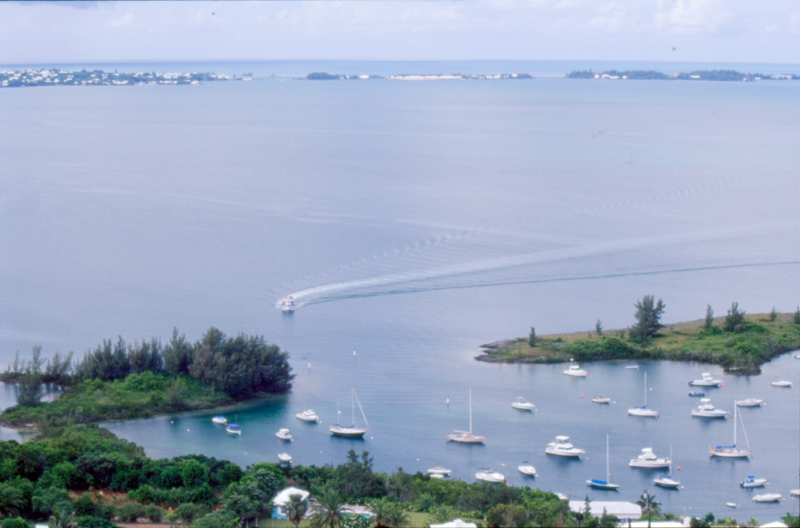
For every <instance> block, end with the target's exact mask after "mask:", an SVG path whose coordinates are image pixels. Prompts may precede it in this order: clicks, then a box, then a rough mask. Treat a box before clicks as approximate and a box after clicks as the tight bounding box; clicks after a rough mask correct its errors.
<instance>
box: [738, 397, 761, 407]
mask: <svg viewBox="0 0 800 528" xmlns="http://www.w3.org/2000/svg"><path fill="white" fill-rule="evenodd" d="M762 403H764V400H757V399H755V398H747V399H746V400H738V401H737V402H736V405H737V406H738V407H760V406H761V404H762Z"/></svg>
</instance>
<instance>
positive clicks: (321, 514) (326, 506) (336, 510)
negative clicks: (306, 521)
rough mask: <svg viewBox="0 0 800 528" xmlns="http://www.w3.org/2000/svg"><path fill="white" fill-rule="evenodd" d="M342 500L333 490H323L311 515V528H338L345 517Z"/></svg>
mask: <svg viewBox="0 0 800 528" xmlns="http://www.w3.org/2000/svg"><path fill="white" fill-rule="evenodd" d="M344 504H345V503H344V498H343V497H342V496H341V495H340V494H339V493H338V492H337V491H336V490H335V489H333V488H331V487H328V488H325V489H324V490H323V491H322V493H321V494H320V496H319V497H317V503H316V506H315V507H314V512H313V513H312V514H311V517H310V519H311V526H312V527H313V528H338V527H339V526H340V525H341V524H342V518H344V516H345V515H346V511H345V508H344Z"/></svg>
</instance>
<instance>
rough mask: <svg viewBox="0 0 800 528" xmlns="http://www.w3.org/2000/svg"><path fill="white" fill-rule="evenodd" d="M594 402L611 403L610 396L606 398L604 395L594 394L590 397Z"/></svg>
mask: <svg viewBox="0 0 800 528" xmlns="http://www.w3.org/2000/svg"><path fill="white" fill-rule="evenodd" d="M592 401H593V402H594V403H611V398H606V397H604V396H595V397H594V398H592Z"/></svg>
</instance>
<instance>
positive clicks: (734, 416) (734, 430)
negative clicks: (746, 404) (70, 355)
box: [733, 400, 739, 447]
mask: <svg viewBox="0 0 800 528" xmlns="http://www.w3.org/2000/svg"><path fill="white" fill-rule="evenodd" d="M738 407H739V406H738V405H736V400H733V447H736V410H737V409H738Z"/></svg>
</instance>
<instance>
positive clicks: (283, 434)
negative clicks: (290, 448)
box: [275, 429, 292, 440]
mask: <svg viewBox="0 0 800 528" xmlns="http://www.w3.org/2000/svg"><path fill="white" fill-rule="evenodd" d="M275 436H277V437H278V438H280V439H281V440H291V439H292V435H291V433H289V430H288V429H281V430H280V431H278V432H277V433H275Z"/></svg>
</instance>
